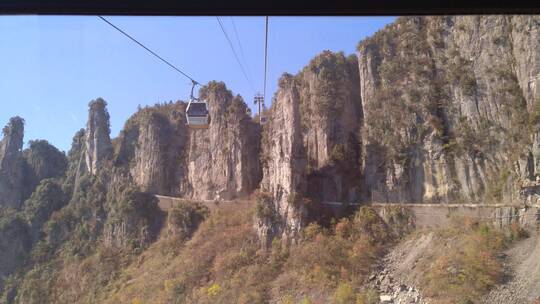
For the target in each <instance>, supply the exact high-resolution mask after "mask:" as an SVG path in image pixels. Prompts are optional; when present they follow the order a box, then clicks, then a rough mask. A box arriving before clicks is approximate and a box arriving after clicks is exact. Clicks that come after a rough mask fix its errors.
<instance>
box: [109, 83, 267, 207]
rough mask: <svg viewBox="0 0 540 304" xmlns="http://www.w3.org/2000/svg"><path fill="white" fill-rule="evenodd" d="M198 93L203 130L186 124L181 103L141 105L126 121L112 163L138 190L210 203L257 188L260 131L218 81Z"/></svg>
mask: <svg viewBox="0 0 540 304" xmlns="http://www.w3.org/2000/svg"><path fill="white" fill-rule="evenodd" d="M200 94H201V97H202V98H204V99H205V100H207V103H208V109H209V112H210V117H211V121H210V125H209V127H208V129H190V128H189V127H188V126H187V125H186V119H185V110H186V104H185V103H183V102H177V103H170V104H162V105H155V106H153V107H146V108H144V109H141V110H140V111H139V112H138V113H136V114H135V115H134V116H133V117H131V118H130V119H129V120H128V122H127V123H126V125H125V127H124V130H123V131H122V133H121V135H120V137H119V139H118V145H117V147H116V152H115V154H116V160H115V164H116V165H119V166H128V167H129V172H130V174H131V177H132V178H133V180H134V181H135V183H136V184H137V185H138V186H139V187H140V189H141V190H142V191H145V192H151V193H155V194H163V195H173V196H182V197H187V198H194V199H203V200H213V199H233V198H237V197H242V196H245V195H247V194H250V193H251V192H252V191H253V190H254V189H255V188H257V187H258V185H259V181H260V178H261V173H260V170H261V169H260V164H259V150H260V128H259V125H258V124H256V123H254V122H253V121H252V120H251V117H250V116H249V115H248V114H247V106H246V104H245V103H244V102H243V100H242V98H241V97H239V96H236V97H233V95H232V93H231V92H230V91H229V90H227V88H226V87H225V85H224V84H223V83H221V82H220V83H218V82H210V83H209V84H208V85H207V86H205V87H203V88H202V89H201V92H200Z"/></svg>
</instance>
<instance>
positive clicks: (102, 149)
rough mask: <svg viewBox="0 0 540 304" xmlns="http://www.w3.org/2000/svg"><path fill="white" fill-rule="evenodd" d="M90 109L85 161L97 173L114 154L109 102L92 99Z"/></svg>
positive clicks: (91, 171)
mask: <svg viewBox="0 0 540 304" xmlns="http://www.w3.org/2000/svg"><path fill="white" fill-rule="evenodd" d="M88 106H89V110H88V123H87V125H86V133H85V136H86V138H85V163H86V168H87V170H88V171H89V172H90V173H92V174H95V173H96V172H97V171H98V169H99V167H100V166H101V165H102V163H103V161H104V160H106V159H108V158H109V157H110V156H111V155H112V151H113V149H112V144H111V137H110V133H111V130H110V124H109V113H108V112H107V102H106V101H105V100H103V99H102V98H98V99H96V100H92V101H91V102H90V104H89V105H88Z"/></svg>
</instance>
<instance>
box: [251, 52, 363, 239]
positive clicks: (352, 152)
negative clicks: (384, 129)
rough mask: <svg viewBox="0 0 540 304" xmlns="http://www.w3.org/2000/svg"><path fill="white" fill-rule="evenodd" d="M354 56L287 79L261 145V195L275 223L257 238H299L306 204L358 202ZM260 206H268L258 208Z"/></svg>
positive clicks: (319, 61)
mask: <svg viewBox="0 0 540 304" xmlns="http://www.w3.org/2000/svg"><path fill="white" fill-rule="evenodd" d="M357 75H358V71H357V61H356V58H355V57H350V58H345V56H344V55H343V54H342V53H338V54H334V53H331V52H323V53H322V54H321V55H319V56H317V57H316V58H315V59H313V60H312V61H311V63H310V64H309V65H308V66H307V67H306V68H304V69H303V70H302V72H300V73H299V74H298V75H296V76H291V75H284V76H283V77H282V78H281V79H280V89H279V91H278V92H277V96H276V99H275V101H274V103H273V104H272V107H271V109H270V117H269V123H268V124H267V125H265V128H264V131H263V142H262V159H263V180H262V183H261V191H263V192H264V193H265V194H266V195H269V196H270V197H271V201H272V203H271V205H272V206H271V209H273V210H274V212H273V213H274V216H272V219H270V218H269V217H264V216H263V217H261V218H260V219H259V223H257V229H258V231H259V235H261V236H262V238H263V240H264V242H267V243H269V242H270V241H271V239H272V238H273V237H274V236H281V237H283V238H285V239H293V240H294V238H295V237H296V235H297V234H298V232H299V231H300V228H302V226H303V225H304V224H305V220H306V216H307V208H306V206H305V202H307V200H306V198H308V199H311V200H315V201H354V200H355V199H357V196H358V194H359V188H358V185H359V184H360V167H359V159H360V155H359V153H360V144H359V126H360V123H361V117H362V115H361V104H360V98H359V96H360V94H359V91H358V78H357ZM260 203H262V202H260Z"/></svg>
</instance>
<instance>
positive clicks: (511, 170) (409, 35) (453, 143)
mask: <svg viewBox="0 0 540 304" xmlns="http://www.w3.org/2000/svg"><path fill="white" fill-rule="evenodd" d="M539 20H540V19H539V18H538V16H511V17H510V16H463V17H414V18H400V19H398V20H397V21H396V22H395V23H394V24H391V25H389V26H387V27H386V28H385V29H383V30H381V31H379V32H378V33H376V34H375V35H374V36H373V37H371V38H368V39H366V40H365V41H362V42H361V43H360V44H359V47H358V50H359V70H360V87H361V96H362V106H363V112H364V123H363V132H362V134H363V138H362V141H363V143H364V152H363V154H364V158H363V167H364V168H363V174H364V179H365V183H364V190H365V193H366V199H367V200H373V201H394V202H424V201H431V202H449V201H460V200H473V201H479V200H481V199H489V200H502V199H507V200H508V199H509V200H513V199H516V198H517V191H516V188H517V187H518V185H520V184H521V183H522V182H521V181H518V180H519V179H528V180H533V179H534V178H535V176H536V174H537V170H536V167H537V166H536V165H535V164H536V158H535V157H536V155H538V148H537V147H538V143H537V130H538V121H537V120H538V118H537V116H538V113H539V112H538V109H539V108H538V107H539V106H540V104H539V95H538V94H539V93H538V89H537V86H538V81H539V78H538V75H539V67H540V63H539V52H538V43H539V41H540V34H539V31H538V22H539ZM506 190H509V191H506Z"/></svg>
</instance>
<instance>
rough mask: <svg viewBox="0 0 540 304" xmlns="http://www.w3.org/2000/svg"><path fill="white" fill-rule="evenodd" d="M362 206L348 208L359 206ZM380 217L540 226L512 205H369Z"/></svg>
mask: <svg viewBox="0 0 540 304" xmlns="http://www.w3.org/2000/svg"><path fill="white" fill-rule="evenodd" d="M155 196H156V198H157V199H158V200H159V202H158V205H159V208H160V209H161V210H163V211H165V212H167V211H168V210H169V209H171V208H172V207H174V205H175V204H178V203H183V202H184V203H186V202H187V203H193V202H197V203H200V204H202V205H204V206H206V207H208V209H210V210H214V209H216V208H219V207H220V206H225V205H231V204H237V203H240V202H247V201H248V200H247V199H238V200H193V199H184V198H179V197H172V196H165V195H155ZM322 205H323V206H324V207H328V208H329V209H331V211H332V212H333V213H334V214H335V215H338V214H339V213H340V212H341V210H342V208H343V207H344V206H345V205H344V204H343V203H341V202H323V203H322ZM360 205H362V204H349V206H360ZM369 206H371V207H373V208H374V209H375V210H377V212H378V213H379V214H380V215H381V216H383V217H384V216H387V215H388V214H389V212H391V211H390V210H391V208H392V207H396V208H397V207H399V208H406V209H407V210H408V211H409V212H410V214H411V215H413V217H414V224H415V226H416V227H419V228H423V227H424V228H425V227H437V226H443V225H446V224H449V223H450V221H451V220H452V219H453V218H460V217H462V218H470V219H474V220H477V221H484V222H491V223H494V224H496V225H499V226H504V225H510V224H512V223H517V222H519V223H520V224H522V225H528V226H532V225H534V226H536V225H538V223H539V222H540V206H526V205H515V204H514V205H512V204H483V205H482V204H419V203H371V204H369Z"/></svg>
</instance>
